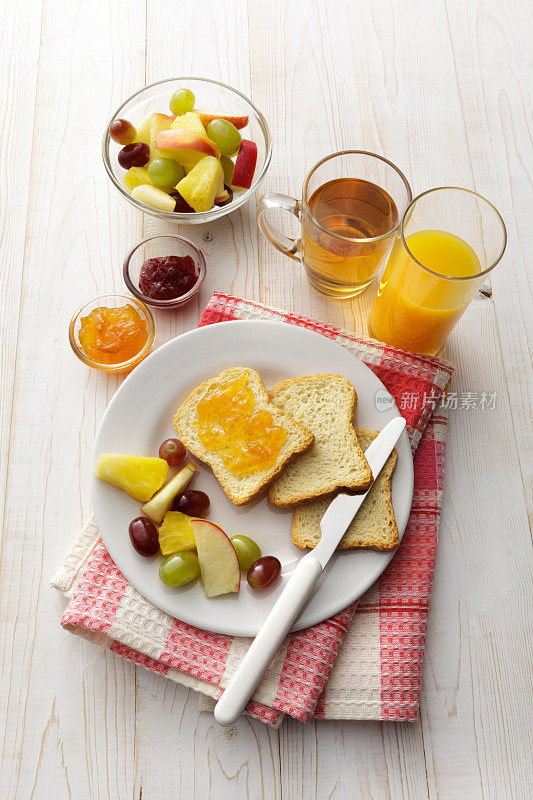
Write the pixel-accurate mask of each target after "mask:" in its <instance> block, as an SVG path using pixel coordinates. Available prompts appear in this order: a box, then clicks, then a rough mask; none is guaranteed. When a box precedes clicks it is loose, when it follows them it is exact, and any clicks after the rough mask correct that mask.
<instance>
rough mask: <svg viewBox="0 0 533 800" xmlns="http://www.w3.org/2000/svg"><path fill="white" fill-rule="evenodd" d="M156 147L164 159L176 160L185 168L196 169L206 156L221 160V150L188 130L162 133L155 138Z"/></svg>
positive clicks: (175, 129)
mask: <svg viewBox="0 0 533 800" xmlns="http://www.w3.org/2000/svg"><path fill="white" fill-rule="evenodd" d="M155 146H156V149H157V150H160V151H161V153H160V155H162V156H163V157H164V158H174V159H175V160H176V161H179V163H180V164H183V165H184V166H190V167H194V166H195V164H197V163H198V162H199V161H200V159H201V158H203V157H204V156H214V157H215V158H220V150H219V149H218V147H217V146H216V144H215V143H214V142H212V141H211V139H208V138H207V136H202V134H201V133H197V132H196V131H191V130H188V129H187V128H172V129H171V130H169V131H161V133H159V134H158V135H157V136H156V137H155Z"/></svg>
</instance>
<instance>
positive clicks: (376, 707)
mask: <svg viewBox="0 0 533 800" xmlns="http://www.w3.org/2000/svg"><path fill="white" fill-rule="evenodd" d="M233 319H262V320H264V319H267V320H275V321H278V322H285V323H287V324H290V325H300V326H302V327H305V328H309V329H311V330H314V331H317V332H318V333H321V334H322V335H323V336H327V337H328V338H330V339H332V340H333V341H336V342H337V343H338V344H340V345H342V346H343V347H345V348H346V349H347V350H349V351H350V352H352V353H353V354H354V356H357V357H359V358H360V359H361V360H362V361H364V362H365V363H366V364H368V366H369V367H370V368H371V369H372V370H373V372H375V374H376V375H377V376H378V377H379V378H380V380H381V381H382V382H383V383H384V384H385V386H386V387H387V389H388V390H389V391H390V392H391V394H392V395H393V396H394V398H395V400H396V403H397V405H398V407H399V408H400V410H401V411H402V413H403V414H404V416H405V418H406V420H407V430H408V433H409V437H410V440H411V445H412V448H413V451H416V452H415V456H414V468H415V490H414V497H413V505H412V509H411V516H410V519H409V523H408V526H407V529H406V531H405V534H404V537H403V540H402V543H401V545H400V548H399V550H398V553H397V554H396V556H395V557H394V558H393V560H392V562H391V564H390V565H389V567H388V568H387V570H386V571H385V572H384V573H383V575H382V576H381V578H380V579H379V581H378V582H377V583H376V584H375V585H374V586H373V587H372V588H371V589H370V590H369V591H368V592H367V593H366V594H365V595H364V596H363V597H362V598H361V599H360V600H359V603H353V604H352V605H351V606H349V607H348V608H346V609H345V610H344V611H342V612H341V613H339V614H337V615H336V616H334V617H332V618H331V619H329V620H326V621H325V622H322V623H320V624H319V625H315V626H314V627H312V628H307V629H306V630H303V631H298V632H297V633H293V634H291V635H290V636H288V637H287V639H286V641H285V642H284V643H283V645H282V647H281V648H280V650H279V651H278V653H277V655H276V657H275V658H274V660H273V661H272V663H271V665H270V667H269V669H268V670H267V672H266V673H265V675H264V677H263V679H262V681H261V683H260V684H259V686H258V687H257V689H256V691H255V693H254V696H253V698H252V700H251V702H250V703H249V705H248V707H247V711H248V713H250V714H252V715H253V716H255V717H258V718H259V719H261V720H263V721H264V722H267V723H269V724H271V725H277V724H279V722H280V721H281V720H282V718H283V714H290V715H291V716H293V717H295V718H297V719H299V720H301V721H303V722H307V721H309V720H310V719H311V718H312V717H313V716H315V717H319V718H328V719H375V720H395V721H401V720H412V719H415V718H416V716H417V713H418V703H419V687H420V673H421V669H422V658H423V650H424V636H425V630H426V619H427V613H428V604H429V597H430V592H431V581H432V577H433V566H434V561H435V550H436V546H437V528H438V521H439V513H440V503H441V495H442V485H443V476H444V436H445V430H446V418H445V416H444V415H441V414H440V413H434V410H435V407H436V405H437V404H438V401H439V398H440V396H441V394H442V392H443V391H444V389H445V387H446V385H447V383H448V381H449V380H450V378H451V375H452V372H453V368H452V367H451V366H450V365H449V364H446V363H444V362H442V361H441V360H439V359H437V358H432V357H426V356H417V355H413V354H411V353H405V352H403V351H400V350H396V349H394V348H391V347H388V346H385V345H382V344H379V343H378V342H375V341H373V340H371V339H366V338H362V337H359V336H356V335H355V334H353V333H350V332H348V331H344V330H341V329H339V328H336V327H334V326H333V325H328V324H326V323H322V322H319V321H318V320H314V319H309V318H307V317H302V316H300V315H298V314H293V313H288V312H284V311H280V310H276V309H272V308H267V307H265V306H262V305H258V304H257V303H251V302H249V301H247V300H241V299H238V298H235V297H229V296H227V295H223V294H215V295H213V297H212V298H211V301H210V302H209V304H208V306H207V307H206V309H205V312H204V314H203V316H202V320H201V323H200V324H201V325H210V324H212V323H214V322H222V321H225V320H233ZM52 584H53V585H54V586H55V587H56V588H57V589H60V590H61V591H63V592H64V593H65V595H66V596H67V597H68V598H69V602H68V605H67V608H66V611H65V613H64V615H63V618H62V620H61V624H62V625H63V626H64V627H65V628H66V629H68V630H70V631H73V632H74V633H77V634H79V635H81V636H84V637H85V638H88V639H90V640H91V641H94V642H96V643H97V644H100V645H103V646H105V647H108V648H109V649H110V650H112V651H113V652H115V653H118V654H120V655H122V656H123V657H124V658H127V659H130V660H131V661H134V662H135V663H136V664H141V665H142V666H144V667H147V668H148V669H152V670H154V671H155V672H159V673H161V674H162V675H165V676H166V677H167V678H170V679H171V680H174V681H176V682H178V683H182V684H183V685H185V686H188V687H192V688H193V689H195V690H197V691H198V692H201V693H202V694H203V695H206V696H208V697H209V698H215V699H216V698H217V697H218V696H219V695H220V694H221V687H224V686H225V685H226V684H227V682H228V680H229V678H230V677H231V675H232V674H233V673H234V671H235V669H236V667H237V664H238V663H239V661H240V660H241V658H242V656H243V655H244V653H245V652H246V650H247V648H248V646H249V644H250V641H251V640H250V639H247V638H240V637H232V636H226V635H219V634H215V633H211V632H209V631H204V630H200V629H199V628H195V627H193V626H192V625H186V624H185V623H183V622H181V621H180V620H177V619H173V618H172V617H169V616H168V615H167V614H164V613H163V612H162V611H159V610H158V609H157V608H155V607H154V606H152V605H151V604H150V603H149V602H148V601H147V600H145V598H144V597H143V596H142V595H141V594H139V592H137V591H136V589H134V588H133V587H132V586H131V585H129V584H128V583H127V581H126V580H125V578H124V577H123V575H122V574H121V573H120V571H119V570H118V569H117V567H116V566H115V564H114V562H113V561H112V560H111V558H110V556H109V554H108V552H107V550H106V548H105V547H104V544H103V542H102V541H101V539H100V538H99V535H98V530H97V528H96V525H95V523H94V521H93V520H91V521H89V522H88V523H87V525H86V526H85V528H84V529H83V531H82V532H81V534H80V535H79V536H78V538H77V540H76V542H75V544H74V545H73V547H72V549H71V550H70V552H69V553H68V554H67V556H66V557H65V559H64V561H63V564H62V565H61V567H60V569H59V570H58V572H57V574H56V575H55V576H54V578H53V581H52ZM341 644H342V647H341Z"/></svg>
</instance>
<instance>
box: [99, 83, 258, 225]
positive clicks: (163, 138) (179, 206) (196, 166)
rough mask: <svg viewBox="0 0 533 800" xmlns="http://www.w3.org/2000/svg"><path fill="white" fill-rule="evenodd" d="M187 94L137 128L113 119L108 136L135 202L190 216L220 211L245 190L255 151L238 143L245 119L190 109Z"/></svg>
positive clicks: (247, 141) (248, 142) (247, 144)
mask: <svg viewBox="0 0 533 800" xmlns="http://www.w3.org/2000/svg"><path fill="white" fill-rule="evenodd" d="M195 103H196V98H195V96H194V94H193V93H192V92H191V91H190V89H185V88H184V89H178V91H176V92H174V94H173V95H172V97H171V98H170V101H169V111H170V114H162V113H158V112H153V113H151V114H148V116H146V117H145V118H144V119H143V120H140V121H139V123H138V124H137V126H134V125H133V124H132V122H130V121H129V120H126V119H115V120H113V122H112V123H111V124H110V126H109V135H110V137H111V139H113V141H114V142H116V143H117V144H119V145H121V146H122V147H121V150H120V151H119V153H118V162H119V164H120V166H121V167H122V168H123V169H125V170H126V173H125V175H124V177H123V182H124V185H125V186H126V189H127V190H128V192H129V193H130V194H131V196H132V197H133V198H135V200H138V201H139V202H140V203H144V205H147V206H150V207H151V208H155V209H157V210H158V211H167V212H175V213H180V214H194V213H201V212H203V211H209V210H210V209H212V208H214V207H218V208H220V207H221V206H224V205H227V204H228V203H230V202H231V201H232V199H233V195H234V192H241V191H243V190H245V189H249V188H250V186H251V185H252V181H253V177H254V173H255V167H256V163H257V145H256V144H255V142H253V141H251V140H250V139H243V137H242V135H241V133H240V131H241V130H243V129H244V128H246V127H247V125H248V122H249V120H248V117H247V116H236V115H232V114H217V113H215V112H209V111H202V110H200V109H197V108H195Z"/></svg>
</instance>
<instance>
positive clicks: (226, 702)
mask: <svg viewBox="0 0 533 800" xmlns="http://www.w3.org/2000/svg"><path fill="white" fill-rule="evenodd" d="M321 573H322V565H321V564H320V562H319V561H318V560H317V559H316V558H313V554H312V553H309V554H308V555H306V556H305V557H304V558H302V560H301V561H300V563H299V564H298V566H297V567H296V569H295V570H294V572H293V574H292V576H291V578H290V579H289V581H288V583H287V586H286V587H285V589H284V590H283V591H282V593H281V594H280V596H279V597H278V599H277V600H276V602H275V604H274V606H273V607H272V610H271V612H270V614H269V615H268V617H267V618H266V620H265V621H264V622H263V624H262V625H261V628H260V629H259V633H258V634H257V636H256V637H255V639H254V640H253V642H252V644H251V645H250V649H249V650H248V652H247V653H246V655H245V656H244V658H243V660H242V661H241V663H240V664H239V666H238V668H237V671H236V672H235V675H234V676H233V677H232V678H231V680H230V682H229V683H228V685H227V687H226V689H225V691H224V694H223V695H222V697H221V698H220V700H219V701H218V703H217V704H216V706H215V719H216V721H217V722H218V723H219V724H220V725H233V724H234V723H235V722H236V721H237V720H238V718H239V717H240V715H241V714H242V712H243V711H244V708H245V706H246V704H247V702H248V700H249V699H250V697H251V696H252V693H253V691H254V689H255V687H256V686H257V684H258V683H259V680H260V679H261V676H262V675H263V673H264V671H265V669H266V668H267V667H268V665H269V664H270V662H271V661H272V659H273V657H274V655H275V653H276V650H277V649H278V647H279V646H280V644H281V642H282V641H283V639H284V638H285V636H286V635H287V633H288V631H289V630H290V628H291V626H292V624H293V623H294V621H295V620H296V618H297V617H298V615H299V614H300V611H301V610H302V607H303V605H304V603H305V601H306V600H307V598H308V597H309V595H310V594H311V590H312V589H313V587H314V585H315V584H316V582H317V580H318V578H319V577H320V575H321Z"/></svg>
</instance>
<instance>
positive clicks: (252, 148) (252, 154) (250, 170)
mask: <svg viewBox="0 0 533 800" xmlns="http://www.w3.org/2000/svg"><path fill="white" fill-rule="evenodd" d="M256 164H257V145H256V143H255V142H251V141H250V140H249V139H243V140H242V142H241V146H240V148H239V153H238V155H237V160H236V161H235V169H234V170H233V176H232V178H231V185H232V186H235V187H237V188H238V189H249V188H250V186H251V185H252V180H253V177H254V172H255V165H256Z"/></svg>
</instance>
